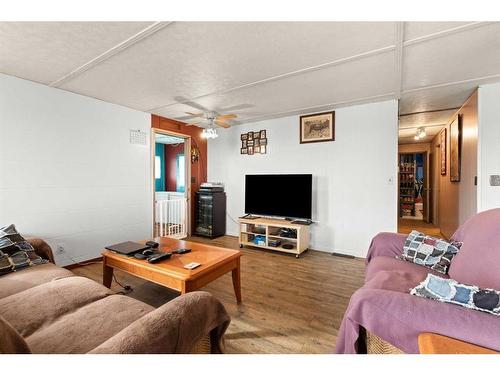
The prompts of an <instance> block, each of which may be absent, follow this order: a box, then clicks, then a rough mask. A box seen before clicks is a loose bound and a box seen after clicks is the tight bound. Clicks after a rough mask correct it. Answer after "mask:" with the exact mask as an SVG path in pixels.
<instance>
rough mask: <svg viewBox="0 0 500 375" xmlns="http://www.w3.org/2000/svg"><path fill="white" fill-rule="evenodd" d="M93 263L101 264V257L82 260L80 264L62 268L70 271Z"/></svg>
mask: <svg viewBox="0 0 500 375" xmlns="http://www.w3.org/2000/svg"><path fill="white" fill-rule="evenodd" d="M94 262H102V257H97V258H92V259H88V260H84V261H82V262H78V263H73V264H68V265H67V266H63V267H62V268H66V269H67V270H72V269H73V268H78V267H82V266H85V265H87V264H89V263H94Z"/></svg>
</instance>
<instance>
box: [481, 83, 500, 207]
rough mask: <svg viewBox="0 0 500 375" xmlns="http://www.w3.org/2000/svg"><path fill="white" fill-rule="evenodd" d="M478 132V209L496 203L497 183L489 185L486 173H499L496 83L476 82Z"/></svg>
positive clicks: (499, 203)
mask: <svg viewBox="0 0 500 375" xmlns="http://www.w3.org/2000/svg"><path fill="white" fill-rule="evenodd" d="M478 95H479V97H478V101H479V111H478V112H479V113H478V117H479V126H478V131H479V136H478V138H479V139H478V203H477V206H478V211H485V210H489V209H491V208H497V207H500V186H490V175H500V83H497V84H491V85H484V86H480V87H479V89H478Z"/></svg>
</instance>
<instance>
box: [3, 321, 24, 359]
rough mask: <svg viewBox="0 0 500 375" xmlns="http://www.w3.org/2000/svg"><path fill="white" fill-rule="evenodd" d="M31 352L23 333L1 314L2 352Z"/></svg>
mask: <svg viewBox="0 0 500 375" xmlns="http://www.w3.org/2000/svg"><path fill="white" fill-rule="evenodd" d="M28 353H31V351H30V349H29V347H28V344H26V341H24V339H23V338H22V337H21V335H20V334H19V333H18V332H17V331H16V330H15V329H14V328H13V327H12V326H11V325H10V324H9V323H8V322H6V321H5V320H4V319H3V318H2V317H1V316H0V354H28Z"/></svg>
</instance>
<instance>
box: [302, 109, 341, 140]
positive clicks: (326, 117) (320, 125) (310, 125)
mask: <svg viewBox="0 0 500 375" xmlns="http://www.w3.org/2000/svg"><path fill="white" fill-rule="evenodd" d="M334 140H335V112H334V111H332V112H323V113H315V114H312V115H305V116H300V143H313V142H331V141H334Z"/></svg>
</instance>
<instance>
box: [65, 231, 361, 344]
mask: <svg viewBox="0 0 500 375" xmlns="http://www.w3.org/2000/svg"><path fill="white" fill-rule="evenodd" d="M189 240H190V241H197V242H202V243H209V244H213V245H216V246H223V247H228V248H233V249H238V248H239V247H238V239H237V238H236V237H229V236H224V237H220V238H218V239H215V240H207V239H204V238H199V237H191V238H189ZM242 251H243V256H242V258H241V282H242V297H243V303H242V304H240V305H238V304H237V303H236V299H235V296H234V291H233V286H232V280H231V275H230V274H227V275H224V276H223V277H221V278H220V279H218V280H216V281H214V282H212V283H211V284H209V285H207V286H206V287H204V288H203V289H202V290H205V291H207V292H210V293H212V295H214V296H215V297H216V298H218V299H219V300H220V301H221V302H222V303H223V304H224V306H225V307H226V310H227V311H228V313H229V315H230V316H231V319H232V320H231V324H230V326H229V328H228V331H227V333H226V352H227V353H331V352H333V350H334V348H335V341H336V337H337V332H338V329H339V327H340V323H341V321H342V317H343V315H344V312H345V309H346V308H347V305H348V303H349V298H350V296H351V295H352V293H353V292H354V291H355V290H356V289H358V288H359V287H361V285H362V284H363V278H364V260H363V259H360V258H355V259H349V258H342V257H337V256H332V255H330V254H328V253H324V252H319V251H311V250H309V251H307V252H305V253H303V255H302V257H301V258H300V259H296V258H295V256H293V255H288V254H283V253H274V252H269V251H263V250H258V249H251V248H244V249H242ZM101 268H102V264H90V265H86V266H82V267H78V268H75V269H73V272H75V273H76V274H79V275H81V276H86V277H89V278H91V279H94V280H96V281H98V282H99V283H101V282H102V269H101ZM115 274H116V277H117V279H118V281H119V282H120V283H122V284H127V285H131V286H132V288H133V289H134V290H133V292H131V293H130V294H129V296H130V297H133V298H136V299H139V300H141V301H143V302H145V303H148V304H150V305H152V306H156V307H157V306H160V305H162V304H164V303H165V302H168V301H169V300H171V299H173V298H175V297H176V296H177V295H178V294H177V293H176V292H174V291H171V290H169V289H166V288H164V287H161V286H159V285H156V284H153V283H149V282H146V281H143V280H141V279H138V278H136V277H133V276H130V275H127V274H124V273H122V272H120V271H116V272H115ZM112 289H113V290H115V291H120V290H121V288H120V287H119V286H118V285H117V284H116V283H115V282H113V286H112Z"/></svg>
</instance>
